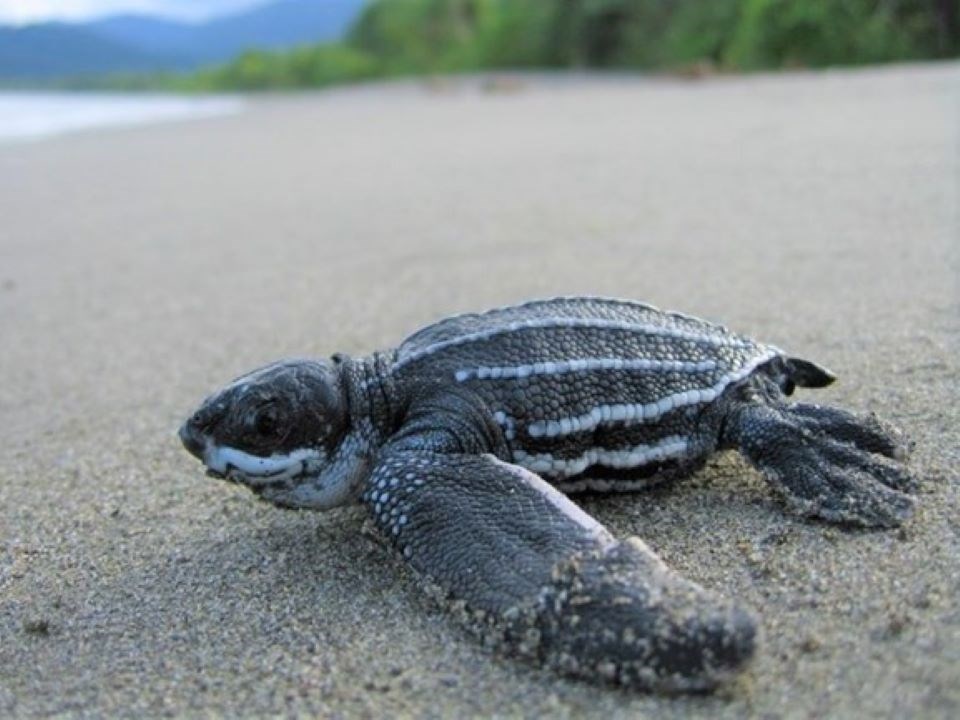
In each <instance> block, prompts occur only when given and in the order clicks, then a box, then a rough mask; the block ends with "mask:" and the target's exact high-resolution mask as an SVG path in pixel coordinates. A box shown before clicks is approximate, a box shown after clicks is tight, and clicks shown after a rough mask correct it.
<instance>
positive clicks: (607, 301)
mask: <svg viewBox="0 0 960 720" xmlns="http://www.w3.org/2000/svg"><path fill="white" fill-rule="evenodd" d="M584 300H585V301H587V302H590V303H599V304H602V305H612V306H620V307H628V308H631V309H633V310H640V311H643V312H651V313H654V314H657V315H664V316H666V317H670V318H674V319H676V320H684V321H691V322H694V323H696V324H697V325H701V326H702V325H707V326H709V327H710V328H711V329H714V330H717V331H719V332H723V333H728V332H730V331H729V330H728V329H727V327H726V326H725V325H720V324H719V323H715V322H711V321H710V320H705V319H703V318H701V317H697V316H695V315H690V314H688V313H683V312H679V311H677V310H664V309H662V308H660V307H658V306H657V305H652V304H651V303H646V302H642V301H640V300H630V299H628V298H620V297H611V296H609V295H554V296H553V297H546V298H536V299H533V300H527V301H526V302H522V303H516V304H513V305H500V306H498V307H493V308H490V309H488V310H483V311H481V312H476V311H472V312H462V313H455V314H453V315H448V316H447V317H445V318H441V319H440V320H438V321H437V322H450V321H457V320H465V319H478V320H481V319H486V318H489V317H492V316H494V315H496V314H497V313H504V312H509V311H510V310H529V309H530V308H536V307H539V306H541V305H551V304H553V303H578V304H579V303H581V302H582V301H584ZM433 329H435V324H434V325H429V326H427V327H425V328H421V329H419V330H417V331H416V332H414V333H412V334H411V335H410V336H408V337H407V338H406V339H405V340H404V342H407V341H409V340H413V339H414V338H416V337H417V336H418V335H419V334H420V333H422V332H426V331H429V330H433Z"/></svg>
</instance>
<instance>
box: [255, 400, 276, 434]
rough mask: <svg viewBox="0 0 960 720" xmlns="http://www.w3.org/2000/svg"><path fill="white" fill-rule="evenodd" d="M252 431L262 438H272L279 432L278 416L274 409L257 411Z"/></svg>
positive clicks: (269, 407)
mask: <svg viewBox="0 0 960 720" xmlns="http://www.w3.org/2000/svg"><path fill="white" fill-rule="evenodd" d="M253 429H254V431H255V432H256V433H257V435H259V436H260V437H262V438H272V437H274V436H275V435H276V434H277V432H278V431H279V430H280V415H279V413H278V412H277V409H276V408H275V407H273V406H272V405H271V406H267V407H265V408H261V409H260V410H258V411H257V414H256V415H255V416H254V418H253Z"/></svg>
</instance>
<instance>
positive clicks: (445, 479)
mask: <svg viewBox="0 0 960 720" xmlns="http://www.w3.org/2000/svg"><path fill="white" fill-rule="evenodd" d="M424 425H426V423H424ZM363 499H364V502H365V503H366V505H367V506H368V508H369V509H370V512H371V514H372V515H373V518H374V520H375V522H376V523H377V525H378V526H379V527H380V529H381V530H382V531H383V532H384V533H385V534H386V535H387V536H388V537H389V538H391V539H392V541H393V543H394V544H395V546H396V547H397V548H398V549H399V550H400V551H401V552H402V554H403V556H404V557H405V558H406V559H407V561H408V562H409V563H410V564H411V565H412V566H413V567H414V568H415V569H416V570H417V571H418V572H419V573H421V574H422V575H424V576H427V577H428V578H429V579H430V580H431V581H432V582H433V583H435V584H436V585H438V586H439V588H440V589H441V590H442V592H443V593H444V595H445V596H446V597H447V598H448V599H450V600H452V601H455V602H457V601H459V604H460V606H461V607H463V606H464V605H465V609H466V611H467V612H466V613H464V614H465V616H466V617H468V618H471V620H472V621H473V623H475V624H476V625H477V628H475V629H479V630H481V631H482V632H483V633H485V634H487V635H488V636H492V637H494V638H495V639H496V640H497V641H499V643H500V644H501V647H502V648H504V649H506V650H507V651H508V652H510V653H513V654H519V655H522V656H526V657H528V658H532V659H533V660H535V661H538V662H540V663H543V664H545V665H548V666H551V667H553V668H555V669H558V670H560V671H562V672H565V673H567V674H572V675H576V676H579V677H583V678H589V679H597V680H606V681H613V682H619V683H621V684H624V685H630V686H635V687H643V688H656V689H679V690H706V689H710V688H712V687H714V686H715V685H716V684H717V683H718V682H720V681H721V680H723V679H724V678H726V677H729V676H731V675H733V674H735V673H736V672H737V671H739V670H740V669H742V668H743V666H744V665H745V664H746V663H747V661H748V660H749V659H750V657H751V656H752V654H753V652H754V649H755V644H756V626H755V624H754V621H753V619H752V618H751V616H750V615H749V614H748V613H746V612H745V611H743V610H741V609H740V608H738V607H737V606H735V605H734V604H732V603H730V602H729V601H725V600H723V599H721V598H719V597H717V596H715V595H713V594H711V593H709V592H707V591H706V590H704V589H703V588H701V587H699V586H698V585H695V584H694V583H692V582H689V581H687V580H684V579H683V578H682V577H680V576H679V575H677V574H675V573H673V572H672V571H670V570H669V569H668V568H667V567H666V566H665V565H664V564H663V562H661V561H660V559H659V558H658V557H657V556H656V555H654V554H653V553H652V552H651V551H650V550H649V548H647V546H646V545H644V544H643V543H642V542H641V541H639V540H638V539H635V538H633V539H630V540H627V541H625V542H622V543H621V542H618V541H617V540H616V539H614V538H613V536H612V535H611V534H610V533H609V532H608V531H607V530H606V529H605V528H604V527H603V526H602V525H600V524H599V523H598V522H597V521H596V520H594V519H593V518H591V517H590V516H589V515H587V514H586V513H584V512H583V511H582V510H581V509H580V508H579V507H577V506H576V505H575V504H574V503H573V502H571V501H570V500H569V499H567V498H566V497H565V496H564V495H562V494H561V493H559V492H558V491H557V490H555V489H554V488H553V487H551V486H550V485H549V484H547V483H546V482H545V481H544V480H542V479H541V478H540V477H538V476H537V475H534V474H533V473H531V472H529V471H527V470H525V469H523V468H521V467H518V466H516V465H511V464H509V463H505V462H502V461H501V460H499V459H497V458H496V457H495V456H494V455H492V454H465V453H463V452H462V443H460V442H458V441H456V440H454V439H453V437H452V436H448V435H444V434H442V433H427V434H425V435H420V434H418V433H414V434H407V435H406V436H404V437H403V439H402V440H400V441H398V442H395V443H394V444H393V445H392V446H387V447H386V448H385V449H384V451H383V452H382V454H381V455H380V457H379V460H378V462H377V464H376V466H375V468H374V470H373V472H372V474H371V476H370V479H369V484H368V487H367V489H366V491H365V492H364V494H363Z"/></svg>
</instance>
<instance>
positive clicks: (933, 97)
mask: <svg viewBox="0 0 960 720" xmlns="http://www.w3.org/2000/svg"><path fill="white" fill-rule="evenodd" d="M958 203H960V64H956V63H945V64H935V65H916V66H902V67H889V68H877V69H868V70H859V71H831V72H824V73H793V74H785V75H758V76H752V77H740V78H737V77H732V78H708V79H705V80H699V81H692V80H683V79H643V78H634V77H629V76H607V77H590V76H574V77H570V78H562V77H523V78H519V79H516V80H511V81H510V82H498V83H490V82H485V81H482V80H478V79H469V80H453V81H445V82H442V83H432V84H426V83H418V82H410V83H401V84H397V85H386V86H368V87H359V88H347V89H341V90H335V91H331V92H326V93H318V94H310V95H305V96H290V97H284V96H280V97H263V98H254V99H251V100H250V101H249V103H248V104H247V107H246V110H245V111H244V112H242V113H240V114H236V115H231V116H226V117H219V118H206V119H195V120H191V121H187V122H178V123H169V124H161V125H155V126H149V127H137V128H127V129H116V128H114V129H104V130H90V131H85V132H81V133H76V134H71V135H65V136H62V137H57V138H52V139H49V140H45V141H42V142H35V143H30V144H22V145H18V144H8V145H4V146H2V147H0V368H2V373H0V427H2V428H3V442H2V444H0V715H2V716H5V717H40V716H50V715H57V716H71V717H100V716H109V715H114V716H116V715H120V716H137V717H141V716H169V715H172V716H205V717H207V716H221V715H229V716H261V715H273V716H277V715H294V716H296V715H317V716H322V717H344V718H352V717H371V718H376V717H388V716H401V717H451V718H452V717H471V716H478V717H479V716H482V717H486V716H500V717H534V716H540V715H542V716H549V717H552V718H565V717H603V718H619V717H622V718H628V717H630V718H636V717H643V718H742V717H758V718H781V717H783V718H825V717H837V718H846V717H877V718H888V717H889V718H914V717H915V718H921V717H922V718H952V717H957V716H958V714H960V609H958V604H957V597H958V595H960V478H958V472H957V468H958V466H960V383H958V377H960V342H958V340H960V282H958V281H960V208H958ZM574 293H589V294H598V295H612V296H624V297H631V298H637V299H642V300H647V301H649V302H653V303H655V304H657V305H660V306H663V307H668V308H674V309H680V310H684V311H686V312H690V313H694V314H697V315H701V316H704V317H707V318H710V319H714V320H719V321H722V322H724V323H725V324H727V325H729V326H730V327H732V328H734V329H736V330H738V331H741V332H744V333H748V334H751V335H754V336H756V337H759V338H761V339H763V340H765V341H768V342H770V343H773V344H775V345H778V346H780V347H783V348H785V349H788V350H790V351H791V352H792V353H794V354H797V355H800V356H802V357H808V358H810V359H813V360H816V361H817V362H820V363H822V364H824V365H826V366H827V367H829V368H831V369H832V370H833V371H834V372H836V373H837V374H838V375H839V377H840V381H839V382H838V383H837V384H836V385H835V386H833V387H832V388H830V389H828V390H826V391H819V392H813V391H810V392H805V393H803V394H802V397H803V398H805V399H807V400H814V398H815V400H816V401H818V402H830V403H835V404H838V405H842V406H844V407H847V408H851V409H854V410H857V411H864V412H866V411H875V412H877V413H878V414H880V415H882V416H884V417H886V418H888V419H890V420H891V421H893V422H895V423H896V424H898V425H900V426H901V427H903V428H904V429H905V430H906V431H907V432H908V433H909V434H910V436H911V437H912V438H913V439H914V440H915V442H916V451H915V455H914V457H913V459H912V465H913V467H914V469H915V472H916V473H917V474H918V476H920V477H922V478H923V488H922V492H921V495H920V502H919V508H918V512H917V514H916V516H915V517H914V518H913V519H912V520H911V521H910V522H909V523H908V524H907V525H906V526H905V527H904V528H902V529H901V530H899V531H894V532H861V531H846V530H843V529H838V528H835V527H830V526H827V525H823V524H817V523H810V522H805V521H803V520H801V519H798V518H796V517H793V516H790V515H788V514H786V513H785V512H784V510H783V508H782V506H781V504H780V503H779V502H778V501H777V500H776V499H775V498H774V497H773V496H772V495H771V494H770V492H769V491H768V489H767V488H766V486H765V485H764V484H763V482H762V480H761V478H760V477H759V476H758V475H757V474H756V473H754V472H753V471H752V470H750V469H749V468H748V467H747V466H746V465H745V464H744V463H743V462H742V461H741V460H740V459H738V458H737V457H735V456H733V455H725V456H720V457H717V458H716V459H715V460H714V461H712V462H711V463H710V464H709V465H708V467H707V468H706V469H705V470H704V471H702V472H701V473H699V474H698V475H697V476H696V477H694V478H692V479H691V480H689V481H687V482H684V483H682V484H678V485H676V486H673V487H669V488H664V489H659V490H656V491H652V492H648V493H644V494H636V495H627V496H614V497H589V498H584V499H583V500H582V504H583V506H584V507H585V508H586V509H587V511H588V512H590V513H591V514H593V515H595V516H596V517H597V518H599V519H600V520H601V521H602V522H604V523H605V524H606V525H608V526H609V527H610V528H611V529H612V530H613V531H614V532H615V533H616V534H617V535H619V536H623V537H625V536H629V535H639V536H640V537H642V538H644V540H646V541H647V542H648V543H649V544H650V545H651V546H652V547H653V548H654V549H655V550H657V552H659V553H660V554H661V555H662V556H663V557H664V559H665V560H666V561H667V562H668V563H670V564H671V565H672V566H673V567H675V568H677V569H678V570H680V571H681V572H683V573H684V574H686V575H687V576H688V577H690V578H692V579H695V580H696V581H698V582H700V583H701V584H703V585H705V586H707V587H709V588H713V589H715V590H717V591H720V592H723V593H725V594H727V595H729V596H734V597H738V598H741V599H742V600H743V602H744V603H745V604H747V605H748V606H749V607H751V608H753V609H754V610H755V611H756V612H757V613H758V615H759V616H761V617H762V624H763V631H764V636H765V639H764V643H763V645H762V647H761V649H760V651H759V653H758V656H757V658H756V661H755V662H754V664H753V666H752V668H751V670H750V671H749V672H748V673H747V674H746V675H745V676H744V677H743V678H742V679H741V680H739V681H738V682H736V683H735V684H733V685H731V686H730V687H727V688H725V689H724V690H722V691H721V692H719V693H716V694H714V695H710V696H701V697H673V698H670V697H658V696H651V695H645V694H642V693H631V692H624V691H621V690H616V689H610V688H603V687H595V686H591V685H587V684H584V683H581V682H575V681H570V680H565V679H562V678H559V677H557V676H555V675H553V674H550V673H549V672H545V671H541V670H537V669H535V668H532V667H529V666H527V665H524V664H521V663H518V662H515V661H512V660H509V659H503V658H499V657H497V656H495V655H492V654H491V653H490V652H489V651H486V650H484V649H483V648H482V647H480V646H479V645H478V644H477V643H476V642H474V640H473V639H472V638H470V637H469V636H468V635H467V634H466V633H465V632H464V631H463V630H462V629H461V628H460V627H459V626H458V625H457V624H456V623H454V622H453V621H451V620H450V619H449V618H448V616H447V615H446V614H444V612H443V611H442V610H440V609H439V608H438V607H437V606H435V605H434V604H433V603H432V602H431V601H430V600H428V599H426V598H425V597H424V596H423V595H422V594H421V593H420V592H419V589H418V584H417V580H416V578H415V577H413V576H412V575H411V574H410V573H409V572H408V571H407V570H406V569H405V567H404V566H403V564H402V563H401V562H400V561H399V560H398V559H397V558H396V557H395V556H394V553H393V551H392V550H390V549H389V548H388V547H386V546H385V545H383V544H382V543H381V542H380V541H379V539H378V538H377V537H376V536H374V535H373V534H372V533H370V532H369V531H365V530H364V529H363V528H364V523H363V512H362V510H360V509H359V508H349V509H343V510H336V511H332V512H329V513H326V514H315V513H307V512H289V511H286V512H285V511H282V510H279V509H276V508H273V507H269V506H267V505H265V504H262V503H258V502H256V501H255V500H254V498H253V497H252V496H251V495H250V494H249V493H247V492H246V491H244V490H242V489H238V488H234V487H228V486H227V485H226V484H224V483H220V482H216V481H214V480H210V479H208V478H205V477H204V476H203V473H202V469H201V468H200V466H199V465H198V464H197V463H196V462H195V461H194V460H193V459H192V458H190V457H189V456H188V455H187V454H186V453H185V452H183V450H182V449H181V447H180V445H179V443H178V441H177V439H176V437H175V430H176V428H177V427H178V425H179V423H180V422H181V421H182V419H183V418H184V417H185V416H186V414H187V413H189V412H190V411H191V410H193V408H194V406H195V405H196V403H197V402H198V401H199V400H200V399H201V398H202V397H203V396H204V395H205V394H206V393H208V392H210V391H212V390H214V389H215V388H216V387H218V386H219V385H221V384H222V383H223V382H224V381H226V380H228V379H229V378H231V377H233V376H236V375H238V374H240V373H241V372H244V371H246V370H248V369H251V368H253V367H255V366H257V365H259V364H262V363H265V362H267V361H270V360H273V359H276V358H278V357H282V356H289V355H329V354H330V353H333V352H336V351H342V352H346V353H350V354H362V353H365V352H368V351H370V350H373V349H376V348H385V347H390V346H392V345H394V344H396V343H397V342H398V341H400V340H401V339H402V338H403V337H404V336H405V335H406V334H408V333H409V332H411V331H413V330H415V329H416V328H418V327H419V326H421V325H423V324H425V323H427V322H430V321H432V320H434V319H437V318H439V317H442V316H444V315H447V314H450V313H454V312H460V311H466V310H474V309H482V308H485V307H489V306H495V305H502V304H506V303H509V302H513V301H517V300H521V299H526V298H530V297H536V296H550V295H557V294H574Z"/></svg>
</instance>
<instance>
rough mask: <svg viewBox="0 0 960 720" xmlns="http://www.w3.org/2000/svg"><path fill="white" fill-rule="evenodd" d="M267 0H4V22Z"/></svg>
mask: <svg viewBox="0 0 960 720" xmlns="http://www.w3.org/2000/svg"><path fill="white" fill-rule="evenodd" d="M264 2H265V0H0V23H2V22H13V23H25V22H35V21H39V20H76V19H81V18H88V17H94V16H97V15H110V14H113V13H117V12H142V13H149V14H151V15H164V16H166V17H175V18H183V19H190V20H195V19H200V18H204V17H209V16H211V15H219V14H222V13H225V12H229V11H231V10H238V9H240V8H244V7H249V6H250V5H260V4H263V3H264Z"/></svg>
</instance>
